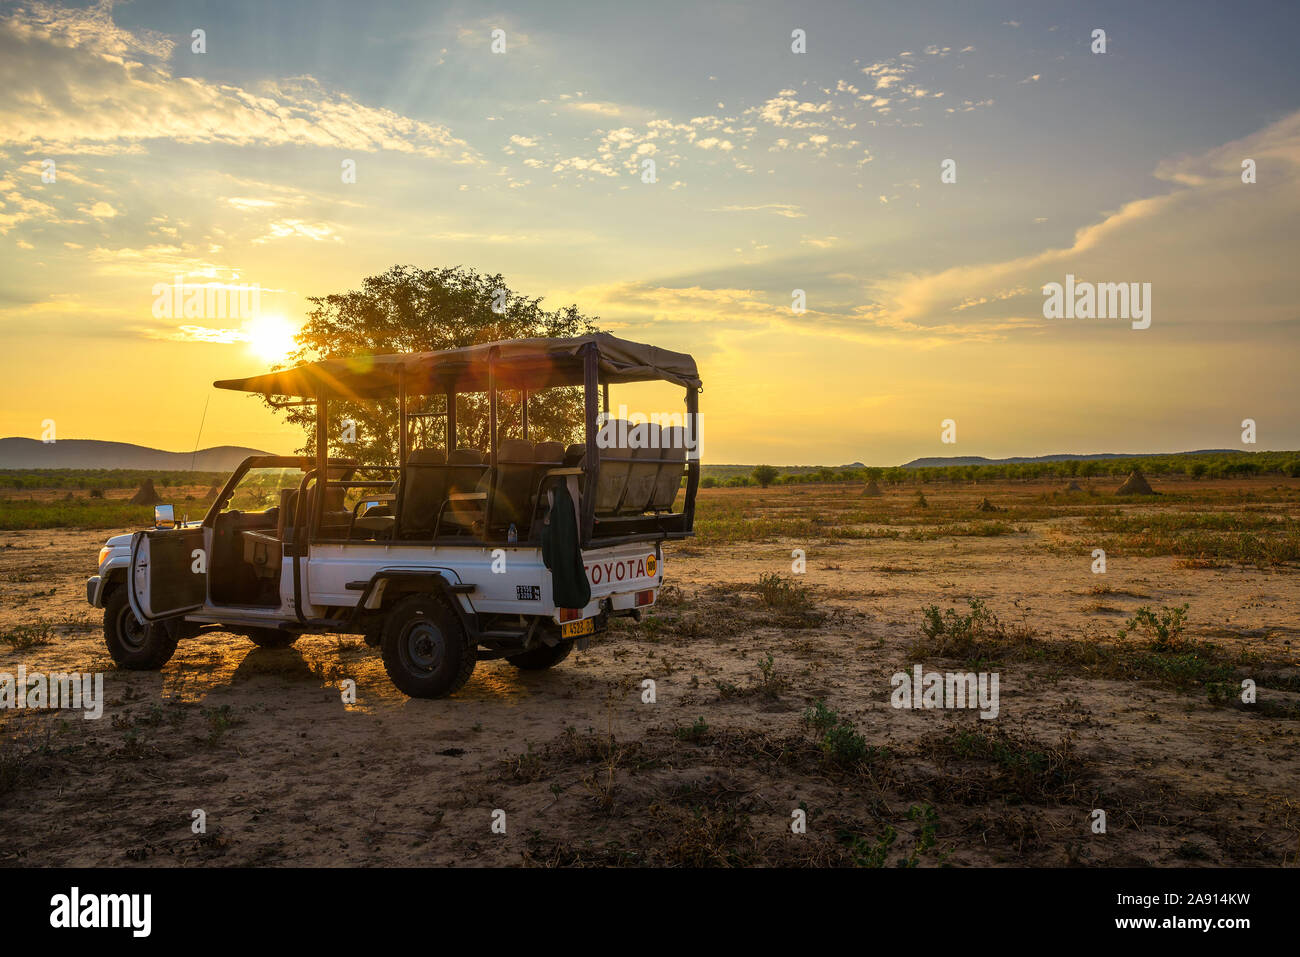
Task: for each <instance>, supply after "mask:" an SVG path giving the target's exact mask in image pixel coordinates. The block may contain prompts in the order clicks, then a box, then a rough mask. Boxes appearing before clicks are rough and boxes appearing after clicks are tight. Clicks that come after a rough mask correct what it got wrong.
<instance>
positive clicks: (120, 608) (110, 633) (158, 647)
mask: <svg viewBox="0 0 1300 957" xmlns="http://www.w3.org/2000/svg"><path fill="white" fill-rule="evenodd" d="M126 589H127V586H126V585H119V586H118V587H117V588H114V589H113V591H112V593H111V594H110V595H109V596H108V600H107V601H106V602H104V644H106V645H108V653H109V654H110V655H112V656H113V660H114V661H116V662H117V664H118V666H119V667H121V668H126V669H128V670H130V671H157V670H158V669H159V668H161V667H162V666H163V665H165V664H167V662H169V661H171V657H172V655H174V654H175V653H176V643H177V642H178V641H179V640H180V629H172V628H168V627H167V625H166V624H165V623H164V622H161V621H160V622H155V623H153V624H143V623H142V622H141V621H140V620H139V619H138V618H136V617H135V612H133V611H132V610H131V604H130V602H129V601H127V596H126Z"/></svg>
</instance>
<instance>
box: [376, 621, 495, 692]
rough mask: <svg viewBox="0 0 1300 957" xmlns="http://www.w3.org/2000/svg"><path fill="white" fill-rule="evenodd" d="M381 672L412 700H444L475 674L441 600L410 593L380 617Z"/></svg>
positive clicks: (468, 649)
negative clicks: (383, 616)
mask: <svg viewBox="0 0 1300 957" xmlns="http://www.w3.org/2000/svg"><path fill="white" fill-rule="evenodd" d="M382 651H383V659H384V670H386V671H387V672H388V677H389V678H391V679H392V680H393V684H395V685H396V686H397V690H399V691H401V692H403V693H404V694H407V695H410V696H411V697H412V698H445V697H446V696H447V695H449V694H452V693H453V692H456V691H459V690H460V688H461V687H463V686H464V684H465V682H467V681H469V676H470V675H471V674H473V673H474V665H475V664H476V663H477V658H476V656H475V654H474V647H473V645H471V644H470V641H469V636H468V635H466V634H465V628H464V626H463V625H461V622H460V618H459V617H458V616H457V615H456V613H455V612H454V611H453V610H452V609H451V608H449V607H448V606H447V603H446V602H444V601H442V599H440V598H437V597H435V596H433V595H412V596H410V597H409V598H404V599H403V600H402V601H400V602H398V603H397V604H396V605H395V606H393V610H392V611H390V612H389V613H388V616H387V617H386V618H385V619H384V631H383V641H382Z"/></svg>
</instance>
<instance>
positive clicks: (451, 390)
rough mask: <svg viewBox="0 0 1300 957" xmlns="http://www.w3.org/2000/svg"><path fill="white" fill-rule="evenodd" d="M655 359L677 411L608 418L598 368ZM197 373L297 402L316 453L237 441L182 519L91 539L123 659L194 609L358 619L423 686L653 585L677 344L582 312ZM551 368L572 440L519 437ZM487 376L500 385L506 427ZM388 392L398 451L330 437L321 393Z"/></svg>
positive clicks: (667, 532) (295, 628) (571, 630)
mask: <svg viewBox="0 0 1300 957" xmlns="http://www.w3.org/2000/svg"><path fill="white" fill-rule="evenodd" d="M654 380H661V381H665V382H668V383H672V384H675V385H677V386H680V387H682V388H684V389H685V411H684V414H681V415H680V416H678V415H676V414H674V415H673V416H671V417H668V418H667V421H668V422H669V423H674V422H678V423H680V424H667V425H665V424H663V423H662V422H656V421H640V420H641V419H644V418H645V417H637V418H638V421H635V422H629V421H628V420H627V419H610V418H609V389H610V385H611V384H616V385H617V384H621V383H630V382H647V381H654ZM215 385H216V386H217V387H218V388H221V389H235V390H240V391H244V392H250V393H260V394H262V395H263V396H265V397H266V398H267V399H268V400H269V401H272V402H273V403H275V404H278V405H302V406H314V407H315V426H316V432H315V452H316V454H315V456H314V457H303V456H255V457H252V458H249V459H247V460H245V461H244V462H243V463H242V464H241V465H240V466H239V468H238V469H236V470H235V472H234V474H233V475H231V477H230V479H229V481H227V483H226V485H225V487H224V488H223V489H222V490H221V492H220V493H219V494H218V495H217V497H216V499H215V501H213V503H212V505H211V507H210V508H209V509H208V512H207V514H206V516H205V517H204V518H203V520H202V521H201V522H186V521H182V522H177V521H176V520H175V516H174V513H173V511H172V509H171V507H170V506H164V507H162V508H160V509H159V510H158V514H157V515H156V521H155V525H156V527H155V528H153V529H149V530H147V531H140V532H136V533H134V534H133V535H129V536H126V535H124V536H118V537H116V538H113V539H110V540H109V542H108V543H107V545H106V546H105V547H104V549H103V550H102V551H101V552H100V562H99V574H98V575H96V576H95V577H93V578H91V579H90V580H89V581H88V582H87V598H88V600H89V601H90V603H91V604H92V605H94V606H96V607H102V608H103V609H104V633H105V640H106V642H107V644H108V648H109V651H110V653H111V654H112V656H113V658H114V660H115V661H117V662H118V664H119V665H121V666H123V667H126V668H136V669H157V668H161V667H162V666H163V665H164V664H165V663H166V662H167V661H168V660H169V659H170V658H171V656H172V654H173V653H174V651H175V650H176V646H177V643H178V642H179V641H180V640H182V639H184V638H186V637H190V636H193V635H194V634H197V633H198V632H199V631H200V630H203V629H216V630H222V631H228V632H234V633H237V634H242V635H244V636H247V637H248V638H250V639H251V640H252V641H254V642H255V643H257V644H258V645H261V646H263V647H283V646H287V645H290V644H292V643H293V642H294V641H295V640H296V639H297V637H298V636H299V635H301V634H304V633H308V632H323V633H345V634H359V635H363V636H364V637H365V640H366V642H367V643H368V644H370V645H372V646H379V647H380V648H381V649H382V656H383V661H384V666H385V668H386V670H387V671H388V674H389V676H390V677H391V678H392V680H393V683H394V684H395V685H396V686H397V687H398V688H399V689H400V690H401V691H403V692H405V693H406V694H407V695H410V696H412V697H424V698H436V697H442V696H445V695H448V694H451V693H452V692H454V691H456V690H457V689H458V688H460V687H461V686H462V685H464V684H465V682H466V681H467V680H468V679H469V677H470V674H471V673H472V672H473V670H474V666H475V663H476V662H477V661H479V660H482V659H490V658H505V659H506V660H507V661H509V662H511V663H512V664H514V665H516V666H517V667H519V668H523V669H544V668H549V667H551V666H553V665H556V664H558V663H559V662H561V661H563V660H564V658H565V657H567V656H568V654H569V652H570V650H571V649H572V647H573V644H574V642H575V641H581V642H585V640H586V639H587V638H588V637H589V636H591V635H593V634H595V633H597V632H600V631H602V630H603V629H604V628H605V627H606V625H607V623H608V621H609V619H610V618H611V617H613V616H629V617H631V618H634V619H637V620H639V619H640V612H641V611H642V610H643V609H645V608H646V607H647V606H650V605H653V604H654V602H655V599H656V596H657V594H658V590H659V588H660V586H661V585H662V584H663V579H664V569H663V550H662V546H663V543H664V542H665V541H667V540H671V539H680V538H685V537H687V536H690V535H691V534H693V525H694V512H695V495H696V490H697V488H698V485H699V475H700V465H699V456H698V451H697V450H698V431H697V422H698V413H699V392H700V389H701V383H700V379H699V376H698V373H697V371H696V366H695V361H694V359H692V358H691V357H690V356H688V355H683V354H680V353H675V352H669V351H666V350H663V349H658V348H655V347H653V346H649V345H644V344H641V343H636V342H630V341H627V340H622V339H618V338H615V337H614V336H611V335H608V334H606V333H595V334H590V335H585V336H580V337H576V338H569V339H518V340H510V341H504V342H493V343H486V344H482V345H476V346H470V347H466V348H461V349H450V350H445V351H441V352H424V353H411V354H392V355H376V356H363V357H352V358H340V359H327V360H322V361H320V362H316V363H310V364H304V365H299V366H295V367H292V368H289V369H285V370H282V371H278V372H271V373H268V374H266V375H259V376H253V377H251V378H247V379H232V380H226V381H221V382H217V383H215ZM556 388H567V389H570V390H581V393H580V394H581V407H582V419H583V421H582V422H581V428H580V431H578V426H579V423H577V422H574V423H572V426H573V427H574V433H573V434H574V435H575V436H576V435H577V434H581V435H582V436H583V437H584V441H582V442H579V443H576V444H569V445H567V446H566V445H563V444H561V443H559V442H553V441H539V442H536V443H534V442H532V441H530V440H529V431H530V430H529V403H530V399H533V400H534V401H536V397H537V396H539V395H540V394H541V393H543V392H545V390H550V389H556ZM503 392H504V393H508V394H511V395H513V396H514V397H515V399H516V400H517V401H512V403H511V405H510V409H511V410H512V418H511V420H510V422H509V423H508V428H506V427H504V424H503V423H502V422H499V421H498V418H499V412H500V411H501V409H500V404H499V396H500V395H501V393H503ZM394 399H395V400H396V405H397V412H398V416H397V418H398V427H397V433H398V434H397V438H396V443H395V444H396V445H397V446H398V449H397V452H398V464H397V465H389V466H382V467H377V466H367V465H360V464H358V462H357V461H356V460H355V459H349V458H345V457H330V455H329V446H330V436H331V431H330V423H329V411H330V405H331V403H333V402H337V401H339V400H345V401H349V402H359V401H364V400H379V401H388V402H392V401H393V400H394ZM470 402H478V403H480V405H484V404H485V405H486V406H487V428H486V435H487V440H486V442H485V443H484V444H486V445H487V448H486V449H476V448H471V447H468V446H466V445H465V444H463V443H461V442H459V441H458V439H459V438H461V437H460V436H458V434H457V421H456V420H457V407H458V404H459V405H460V406H461V407H462V408H463V409H469V408H470V406H469V405H468V404H467V403H470ZM426 406H433V408H425V407H426ZM571 407H572V406H571ZM516 412H517V416H516V415H515V413H516ZM466 414H467V415H468V414H469V413H468V412H467V413H466ZM656 418H657V417H656ZM506 431H512V432H515V433H517V435H516V436H515V437H508V438H503V437H502V433H503V432H506ZM421 434H422V437H423V441H422V442H421V443H420V444H419V445H418V446H415V447H413V446H412V438H413V437H416V438H419V437H421ZM344 447H345V446H344V445H343V444H342V443H336V448H337V449H339V450H342V448H344ZM683 479H684V482H683ZM683 484H684V485H685V488H684V491H683V489H682V486H683ZM566 529H568V531H567V533H566V531H565V530H566ZM544 545H545V546H546V548H545V549H544V548H543V546H544ZM544 552H545V554H544ZM584 578H585V581H584V580H583V579H584ZM575 593H577V594H580V595H581V596H582V597H583V598H587V595H588V594H589V596H590V597H589V598H587V600H585V601H584V602H582V603H581V604H580V605H578V604H577V603H576V602H575V600H574V599H572V598H567V599H566V597H565V596H566V595H573V594H575ZM557 597H558V598H559V599H560V600H559V601H557ZM566 601H567V604H566Z"/></svg>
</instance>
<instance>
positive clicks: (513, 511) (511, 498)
mask: <svg viewBox="0 0 1300 957" xmlns="http://www.w3.org/2000/svg"><path fill="white" fill-rule="evenodd" d="M534 456H535V452H534V449H533V446H532V443H531V442H526V441H524V440H523V439H502V440H501V441H500V442H499V443H498V445H497V473H496V481H495V483H494V486H493V489H492V515H491V518H492V524H493V525H494V526H497V527H504V526H507V525H510V524H511V523H514V524H515V526H516V527H517V528H518V530H519V532H520V534H522V535H527V534H528V530H527V528H526V527H525V526H526V525H527V524H528V518H529V516H530V515H531V514H532V512H531V505H532V495H533V485H534V482H533V475H534V473H535V472H536V471H537V465H536V462H535V461H534Z"/></svg>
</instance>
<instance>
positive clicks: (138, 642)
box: [117, 605, 149, 651]
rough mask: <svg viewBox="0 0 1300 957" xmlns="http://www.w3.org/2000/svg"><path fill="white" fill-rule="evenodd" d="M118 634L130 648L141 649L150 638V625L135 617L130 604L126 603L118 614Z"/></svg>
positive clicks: (133, 649) (132, 649)
mask: <svg viewBox="0 0 1300 957" xmlns="http://www.w3.org/2000/svg"><path fill="white" fill-rule="evenodd" d="M117 634H118V637H119V638H121V639H122V644H123V645H125V646H126V647H127V648H128V649H129V650H131V651H139V650H140V649H141V648H143V647H144V645H145V642H146V641H148V640H149V626H148V625H146V624H143V623H142V622H141V621H140V620H139V619H138V618H136V617H135V612H133V611H132V610H131V606H130V605H124V606H123V607H122V610H121V611H120V612H118V615H117Z"/></svg>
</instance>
